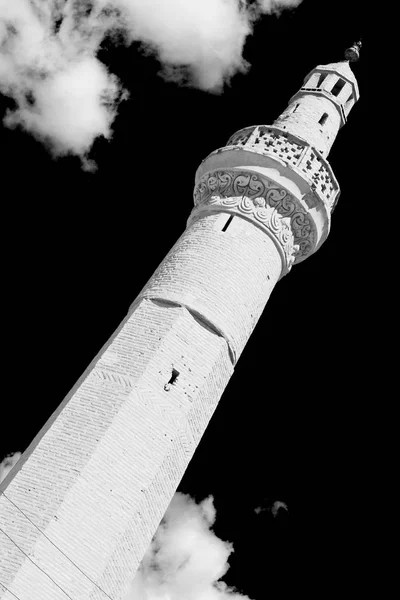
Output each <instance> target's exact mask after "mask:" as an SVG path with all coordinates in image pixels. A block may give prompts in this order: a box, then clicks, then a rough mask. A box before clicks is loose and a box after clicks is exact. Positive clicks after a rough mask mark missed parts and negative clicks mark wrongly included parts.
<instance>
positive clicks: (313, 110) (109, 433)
mask: <svg viewBox="0 0 400 600" xmlns="http://www.w3.org/2000/svg"><path fill="white" fill-rule="evenodd" d="M360 45H361V44H360V43H358V44H355V45H354V46H353V47H352V48H350V49H349V50H347V51H346V54H345V59H346V60H344V61H342V62H338V63H333V64H329V65H320V66H318V67H316V68H315V69H313V70H312V71H311V73H309V75H307V77H306V78H305V80H304V84H303V86H302V87H301V89H300V90H299V91H298V92H297V93H296V94H295V95H294V96H293V97H292V99H291V100H290V102H289V106H288V107H287V109H286V110H285V111H284V112H283V113H282V114H281V115H280V116H279V118H278V119H277V120H276V121H275V122H274V123H273V125H272V126H270V125H260V126H255V127H246V128H245V129H242V130H240V131H238V132H237V133H235V134H234V135H233V136H232V137H231V138H230V139H229V141H228V143H227V145H226V146H224V147H223V148H220V149H219V150H216V151H215V152H212V153H211V154H210V155H209V156H208V157H207V158H206V159H205V160H204V161H203V162H202V163H201V165H200V167H199V168H198V170H197V173H196V180H195V189H194V209H193V211H192V213H191V215H190V217H189V219H188V222H187V227H186V230H185V231H184V232H183V234H182V235H181V237H180V238H179V239H178V241H177V242H176V244H175V245H174V246H173V248H172V249H171V251H170V252H169V254H168V255H167V256H166V258H165V260H164V261H163V262H162V263H161V264H160V266H159V267H158V269H157V270H156V272H155V273H154V275H153V276H152V277H151V279H150V280H149V281H148V283H147V284H146V285H145V287H144V288H143V290H142V291H141V292H140V294H139V295H138V297H137V298H136V300H135V301H134V302H133V304H132V306H131V307H130V310H129V313H128V315H127V317H126V318H125V319H124V321H123V322H122V323H121V325H120V326H119V328H118V329H117V331H116V332H115V333H114V334H113V335H112V337H111V339H110V340H109V341H108V342H107V343H106V344H105V346H104V347H103V348H102V349H101V350H100V352H99V354H98V355H97V356H96V358H95V359H94V360H93V362H92V363H91V364H90V365H89V367H88V369H87V370H86V372H85V373H84V374H83V375H82V377H81V378H80V380H79V381H78V382H77V384H76V385H75V386H74V388H73V389H72V390H71V392H70V393H69V394H68V396H67V398H65V400H64V401H63V402H62V404H61V405H60V407H59V408H58V409H57V410H56V411H55V413H54V414H53V415H52V417H51V418H50V419H49V421H48V422H47V423H46V425H45V426H44V427H43V428H42V430H41V431H40V432H39V434H38V435H37V436H36V438H35V439H34V440H33V442H32V443H31V444H30V446H29V447H28V449H27V450H26V451H25V452H24V454H23V455H22V458H21V459H20V461H19V462H18V464H17V465H16V467H15V468H14V469H13V470H12V471H11V472H10V474H9V475H8V476H7V477H6V479H5V480H4V482H3V483H2V484H1V485H0V598H1V599H2V600H15V599H16V598H17V600H67V599H68V598H69V599H73V600H78V599H79V600H106V599H109V600H110V599H112V600H122V599H123V598H124V595H125V594H126V591H127V588H128V586H129V583H130V582H131V581H132V579H133V577H134V575H135V572H136V570H137V568H138V566H139V564H140V562H141V559H142V557H143V555H144V553H145V551H146V549H147V547H148V546H149V543H150V541H151V539H152V537H153V535H154V533H155V531H156V529H157V526H158V524H159V522H160V520H161V519H162V517H163V515H164V513H165V511H166V509H167V507H168V504H169V502H170V500H171V498H172V496H173V494H174V493H175V490H176V488H177V487H178V484H179V482H180V480H181V478H182V476H183V474H184V472H185V469H186V467H187V465H188V463H189V461H190V459H191V457H192V455H193V453H194V451H195V449H196V446H197V444H198V443H199V440H200V438H201V437H202V435H203V433H204V431H205V429H206V427H207V424H208V422H209V420H210V418H211V416H212V414H213V412H214V410H215V408H216V406H217V404H218V401H219V399H220V397H221V395H222V393H223V391H224V389H225V386H226V385H227V383H228V381H229V378H230V377H231V375H232V373H233V370H234V367H235V364H236V362H237V360H238V358H239V356H240V355H241V353H242V351H243V349H244V347H245V345H246V343H247V340H248V339H249V337H250V335H251V333H252V331H253V329H254V327H255V325H256V323H257V321H258V319H259V317H260V315H261V313H262V311H263V310H264V308H265V305H266V303H267V301H268V298H269V296H270V294H271V292H272V290H273V288H274V286H275V284H276V282H277V281H278V280H279V279H280V278H281V277H283V276H284V275H286V274H287V273H288V272H289V271H290V269H291V268H292V267H293V265H295V264H297V263H299V262H301V261H303V260H305V259H306V258H307V257H308V256H310V255H311V254H313V253H314V252H315V251H316V250H318V248H319V247H320V246H321V244H322V243H323V242H324V241H325V240H326V237H327V235H328V233H329V229H330V223H331V213H332V211H333V209H334V207H335V205H336V203H337V200H338V196H339V185H338V183H337V181H336V178H335V176H334V174H333V171H332V168H331V167H330V165H329V163H328V161H327V158H326V157H327V155H328V153H329V150H330V148H331V146H332V144H333V142H334V140H335V137H336V134H337V132H338V130H339V128H340V127H342V126H343V125H344V124H345V122H346V119H347V116H348V114H349V112H350V110H351V109H352V107H353V105H354V103H355V102H356V101H357V100H358V98H359V92H358V86H357V82H356V79H355V77H354V75H353V73H352V71H351V69H350V66H349V62H351V61H354V60H356V59H357V58H358V54H359V48H360ZM38 391H39V390H36V392H35V393H36V394H37V393H38Z"/></svg>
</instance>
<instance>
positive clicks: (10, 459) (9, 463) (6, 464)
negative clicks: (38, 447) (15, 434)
mask: <svg viewBox="0 0 400 600" xmlns="http://www.w3.org/2000/svg"><path fill="white" fill-rule="evenodd" d="M20 458H21V452H14V454H9V455H7V456H6V457H5V458H3V460H2V461H1V462H0V483H1V482H2V481H3V479H5V478H6V476H7V475H8V474H9V472H10V471H11V469H12V468H13V466H14V465H16V464H17V462H18V461H19V459H20Z"/></svg>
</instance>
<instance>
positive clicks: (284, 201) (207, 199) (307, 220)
mask: <svg viewBox="0 0 400 600" xmlns="http://www.w3.org/2000/svg"><path fill="white" fill-rule="evenodd" d="M194 205H195V209H194V210H193V212H192V214H191V216H190V218H189V222H192V221H193V219H195V218H198V216H200V214H201V213H203V212H207V211H216V210H221V209H222V210H227V211H232V212H237V213H238V214H239V215H240V216H245V217H246V218H248V219H251V220H254V221H255V223H256V224H257V225H259V226H263V227H265V228H266V229H267V230H268V231H269V232H270V234H272V235H273V236H274V238H275V239H276V240H277V241H278V242H279V245H280V247H281V248H282V250H283V253H284V255H285V257H286V263H287V269H290V268H291V266H292V265H293V264H294V263H298V262H300V261H302V260H304V259H305V258H307V257H308V256H309V255H310V254H312V252H313V251H314V249H315V246H316V241H317V232H316V227H315V223H314V221H313V219H312V218H311V217H310V216H309V215H308V213H307V211H306V209H305V208H304V207H303V206H302V205H301V203H300V202H299V200H298V199H297V198H295V197H294V196H293V195H292V194H290V193H289V192H288V191H287V190H286V189H285V188H283V187H281V186H279V185H278V184H277V183H275V182H274V181H271V180H270V179H268V178H267V177H265V176H261V175H259V174H258V173H249V172H248V171H233V170H232V171H230V170H224V171H221V170H218V171H214V172H212V173H207V174H206V175H204V176H203V177H202V178H201V179H200V181H199V182H198V184H197V185H196V187H195V190H194ZM189 222H188V223H189Z"/></svg>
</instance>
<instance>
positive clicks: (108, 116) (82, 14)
mask: <svg viewBox="0 0 400 600" xmlns="http://www.w3.org/2000/svg"><path fill="white" fill-rule="evenodd" d="M300 1H301V0H257V2H255V3H252V4H251V5H250V6H249V5H248V4H247V3H246V2H245V1H244V0H48V1H47V2H42V1H41V0H0V92H1V93H3V94H5V95H8V96H10V97H11V98H12V99H13V100H14V101H15V103H16V107H15V109H11V110H9V111H8V112H7V114H6V116H5V124H6V125H7V126H9V127H16V126H21V127H23V128H25V129H26V130H27V131H29V132H30V133H31V134H33V135H34V136H35V137H37V138H38V139H40V140H41V141H43V142H44V143H45V145H46V146H47V147H48V148H49V150H50V151H51V152H52V154H53V155H54V156H60V155H61V156H62V155H65V154H67V153H72V154H76V155H78V156H80V157H81V158H82V162H83V166H84V167H86V168H89V169H90V168H91V166H93V164H92V163H91V162H90V161H88V160H87V154H88V152H89V151H90V148H91V146H92V144H93V142H94V140H95V139H96V138H97V137H98V136H103V137H105V138H106V139H111V137H112V124H113V121H114V119H115V117H116V114H117V111H118V105H119V102H120V101H121V100H122V99H126V98H127V97H128V93H127V92H126V91H125V90H124V89H123V84H122V83H121V82H120V81H118V79H117V78H116V77H115V76H114V75H112V74H111V73H109V71H108V70H107V68H106V67H105V65H103V64H102V63H101V62H100V61H99V60H98V58H97V54H98V51H99V49H100V47H101V43H102V41H103V40H104V38H105V37H106V36H108V37H110V38H111V39H112V36H113V34H114V33H115V32H117V31H119V32H121V31H123V32H124V36H123V37H124V41H125V43H126V45H129V44H130V43H132V42H133V41H140V42H142V43H143V45H144V46H145V47H146V48H147V49H150V50H151V51H152V52H154V53H155V54H157V55H158V57H159V58H160V60H161V61H162V63H163V65H164V69H163V74H164V76H165V77H166V78H169V79H173V80H175V81H176V82H177V83H179V84H187V83H189V84H190V85H194V86H196V87H198V88H200V89H203V90H207V91H211V92H220V91H221V90H222V88H223V86H224V84H225V83H227V82H229V80H230V78H231V77H232V76H233V75H234V74H235V73H237V72H238V71H242V72H243V71H245V70H246V69H247V68H248V64H247V63H246V61H245V60H244V58H243V47H244V43H245V40H246V37H247V36H248V35H249V34H250V33H251V32H252V24H253V22H254V20H255V19H257V18H258V17H259V16H260V15H261V14H263V13H270V12H276V10H277V9H283V8H288V7H293V6H296V5H298V4H299V2H300ZM115 39H116V37H115ZM133 110H134V109H133Z"/></svg>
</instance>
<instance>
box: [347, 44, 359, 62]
mask: <svg viewBox="0 0 400 600" xmlns="http://www.w3.org/2000/svg"><path fill="white" fill-rule="evenodd" d="M361 46H362V42H361V40H360V41H358V42H355V43H354V44H353V45H352V46H350V48H347V50H346V51H345V53H344V57H345V59H346V60H348V61H349V62H356V61H357V60H358V59H359V58H360V49H361Z"/></svg>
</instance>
